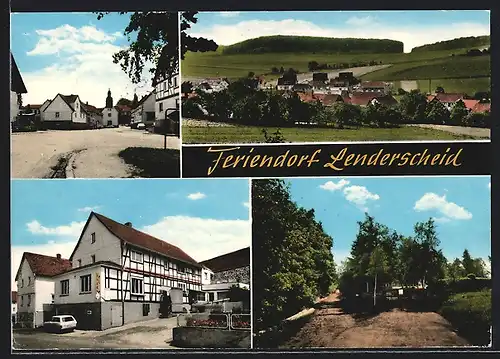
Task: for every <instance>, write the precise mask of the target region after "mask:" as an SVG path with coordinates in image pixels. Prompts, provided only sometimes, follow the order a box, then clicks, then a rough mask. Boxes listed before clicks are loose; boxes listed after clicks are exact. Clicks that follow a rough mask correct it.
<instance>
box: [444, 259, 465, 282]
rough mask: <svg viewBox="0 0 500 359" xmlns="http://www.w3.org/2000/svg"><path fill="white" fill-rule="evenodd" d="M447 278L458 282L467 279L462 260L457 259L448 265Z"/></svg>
mask: <svg viewBox="0 0 500 359" xmlns="http://www.w3.org/2000/svg"><path fill="white" fill-rule="evenodd" d="M446 276H447V277H448V278H450V279H452V280H457V279H460V278H463V277H465V271H464V267H463V266H462V262H461V261H460V259H458V258H455V260H454V261H453V262H451V263H448V265H447V268H446Z"/></svg>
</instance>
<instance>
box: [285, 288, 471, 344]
mask: <svg viewBox="0 0 500 359" xmlns="http://www.w3.org/2000/svg"><path fill="white" fill-rule="evenodd" d="M317 307H318V309H316V311H315V312H314V314H312V317H311V318H310V320H309V321H308V322H306V324H305V325H304V326H303V327H302V328H301V329H300V330H299V331H298V332H297V333H296V334H295V335H294V336H293V337H292V338H290V339H289V340H288V341H287V342H286V343H285V344H283V345H282V346H281V347H282V348H301V347H302V348H303V347H308V348H384V347H385V348H389V347H412V348H419V347H420V348H422V347H443V346H446V347H449V346H468V345H470V344H469V343H468V342H467V341H466V340H465V339H463V338H461V337H459V336H458V335H457V334H456V333H455V332H454V331H453V329H452V327H451V325H450V324H449V323H448V322H447V321H446V320H445V319H444V318H443V317H441V316H440V315H439V314H437V313H433V312H426V313H418V312H404V311H401V310H393V311H391V312H385V313H381V314H378V315H376V316H374V317H356V316H355V315H351V314H344V313H343V312H342V310H341V309H340V308H339V307H338V294H332V295H330V296H329V297H328V298H325V299H322V300H321V301H320V303H318V305H317Z"/></svg>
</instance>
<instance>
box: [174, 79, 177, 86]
mask: <svg viewBox="0 0 500 359" xmlns="http://www.w3.org/2000/svg"><path fill="white" fill-rule="evenodd" d="M174 86H175V87H177V77H174Z"/></svg>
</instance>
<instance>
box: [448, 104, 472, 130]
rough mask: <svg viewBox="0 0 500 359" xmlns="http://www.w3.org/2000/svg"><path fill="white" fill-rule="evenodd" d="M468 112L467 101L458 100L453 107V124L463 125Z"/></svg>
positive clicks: (451, 115) (451, 118)
mask: <svg viewBox="0 0 500 359" xmlns="http://www.w3.org/2000/svg"><path fill="white" fill-rule="evenodd" d="M468 114H469V111H468V110H467V107H465V103H464V102H463V101H462V100H459V101H457V102H456V103H455V105H454V106H453V108H452V109H451V114H450V120H451V124H452V125H458V126H460V125H463V123H464V121H465V119H466V117H467V115H468Z"/></svg>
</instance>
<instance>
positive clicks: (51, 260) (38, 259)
mask: <svg viewBox="0 0 500 359" xmlns="http://www.w3.org/2000/svg"><path fill="white" fill-rule="evenodd" d="M24 260H26V261H27V262H28V264H29V266H30V268H31V271H32V272H33V274H34V275H35V276H41V277H53V276H55V275H57V274H60V273H63V272H66V271H68V270H70V269H71V262H70V261H69V260H68V259H64V258H57V257H50V256H46V255H43V254H37V253H30V252H24V253H23V258H22V260H21V264H20V265H19V269H18V271H17V274H16V280H17V277H18V276H19V271H20V270H21V267H22V264H23V261H24Z"/></svg>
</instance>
